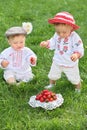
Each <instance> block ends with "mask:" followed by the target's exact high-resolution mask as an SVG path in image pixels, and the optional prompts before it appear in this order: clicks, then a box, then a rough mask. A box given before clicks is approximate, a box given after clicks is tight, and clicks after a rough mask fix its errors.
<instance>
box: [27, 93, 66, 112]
mask: <svg viewBox="0 0 87 130" xmlns="http://www.w3.org/2000/svg"><path fill="white" fill-rule="evenodd" d="M56 96H57V99H56V100H54V101H52V102H48V103H47V102H40V101H39V100H35V98H36V96H31V97H30V100H29V102H28V104H29V105H30V106H32V107H33V108H35V107H42V108H44V109H46V110H53V109H55V108H57V107H60V106H61V105H62V104H63V102H64V98H63V97H62V95H61V94H56Z"/></svg>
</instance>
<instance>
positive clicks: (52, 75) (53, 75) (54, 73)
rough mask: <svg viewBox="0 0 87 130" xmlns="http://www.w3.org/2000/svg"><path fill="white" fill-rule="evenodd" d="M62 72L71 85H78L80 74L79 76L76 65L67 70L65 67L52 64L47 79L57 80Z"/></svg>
mask: <svg viewBox="0 0 87 130" xmlns="http://www.w3.org/2000/svg"><path fill="white" fill-rule="evenodd" d="M62 72H64V73H65V75H66V77H67V78H68V80H69V81H70V82H71V83H72V84H75V85H77V84H79V82H80V74H79V68H78V64H76V65H75V66H74V67H72V68H69V67H68V68H67V67H63V66H59V65H57V64H56V63H55V62H53V63H52V66H51V69H50V72H49V74H48V77H49V79H51V80H57V79H59V78H61V73H62Z"/></svg>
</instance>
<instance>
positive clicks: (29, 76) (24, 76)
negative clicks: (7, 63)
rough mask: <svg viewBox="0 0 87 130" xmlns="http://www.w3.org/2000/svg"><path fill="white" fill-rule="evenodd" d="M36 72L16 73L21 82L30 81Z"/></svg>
mask: <svg viewBox="0 0 87 130" xmlns="http://www.w3.org/2000/svg"><path fill="white" fill-rule="evenodd" d="M33 77H34V74H33V73H32V71H29V72H26V73H24V74H20V73H16V80H17V81H19V82H29V81H31V80H32V79H33Z"/></svg>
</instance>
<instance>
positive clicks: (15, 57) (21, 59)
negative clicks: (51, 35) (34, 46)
mask: <svg viewBox="0 0 87 130" xmlns="http://www.w3.org/2000/svg"><path fill="white" fill-rule="evenodd" d="M30 57H35V58H37V57H36V55H35V53H34V52H33V51H32V50H31V49H29V48H27V47H24V48H23V49H21V50H20V51H15V50H14V49H13V48H12V47H8V48H7V49H5V50H4V51H3V52H1V54H0V67H2V66H1V62H2V61H3V60H4V59H5V60H7V61H8V62H9V65H8V66H7V67H6V68H5V69H10V70H13V71H14V72H18V73H26V72H28V71H31V66H35V65H36V64H35V65H32V64H31V63H30ZM2 68H3V67H2Z"/></svg>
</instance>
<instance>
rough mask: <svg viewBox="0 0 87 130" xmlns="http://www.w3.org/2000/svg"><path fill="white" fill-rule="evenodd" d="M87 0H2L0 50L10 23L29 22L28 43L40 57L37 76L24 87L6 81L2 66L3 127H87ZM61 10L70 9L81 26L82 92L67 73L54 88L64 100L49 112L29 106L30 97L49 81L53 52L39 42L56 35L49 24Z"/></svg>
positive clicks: (31, 129)
mask: <svg viewBox="0 0 87 130" xmlns="http://www.w3.org/2000/svg"><path fill="white" fill-rule="evenodd" d="M86 5H87V0H50V1H47V0H0V52H1V51H2V50H3V49H4V48H6V47H8V43H7V41H6V39H5V37H4V33H5V31H6V30H7V29H8V28H9V27H11V26H21V23H22V22H26V21H30V22H32V24H33V27H34V29H33V32H32V33H31V34H30V35H29V36H28V37H27V39H26V45H27V46H28V47H30V48H31V49H32V50H33V51H34V52H35V53H36V54H37V56H38V63H37V66H36V67H34V68H33V73H34V74H35V78H34V80H33V81H32V82H30V83H27V84H24V85H22V86H19V87H16V86H10V85H8V84H6V83H5V81H4V80H3V71H2V70H1V69H0V130H87V69H86V68H87V36H86V35H87V33H86V30H87V29H86V26H87V25H86V24H87V17H86V12H87V6H86ZM60 11H69V12H71V13H72V14H73V15H74V17H75V19H76V23H78V25H79V26H81V28H80V29H79V30H78V34H79V35H80V36H81V38H82V40H83V42H84V47H85V56H84V57H83V58H82V59H81V60H80V64H79V65H80V72H81V78H82V79H83V81H84V82H83V83H82V92H81V94H80V95H78V94H76V93H75V92H74V86H73V85H72V84H71V83H69V81H67V80H66V77H65V75H63V76H62V78H61V79H60V80H59V81H57V84H56V87H54V88H53V89H52V91H54V92H56V93H61V94H62V95H63V97H64V103H63V105H62V106H61V107H59V108H57V109H55V110H52V111H46V110H44V109H42V108H32V107H30V106H29V105H28V101H29V98H30V97H31V96H32V95H36V94H37V93H38V92H40V91H41V90H43V89H44V86H45V85H47V84H48V82H49V81H48V77H47V74H48V72H49V70H50V66H51V63H52V56H53V52H52V51H49V50H46V49H42V48H40V46H39V43H40V42H41V41H42V40H46V39H49V38H50V37H51V36H52V35H53V34H54V28H53V27H52V26H51V25H49V24H48V23H47V20H48V18H51V17H53V16H54V14H56V13H57V12H60Z"/></svg>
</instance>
